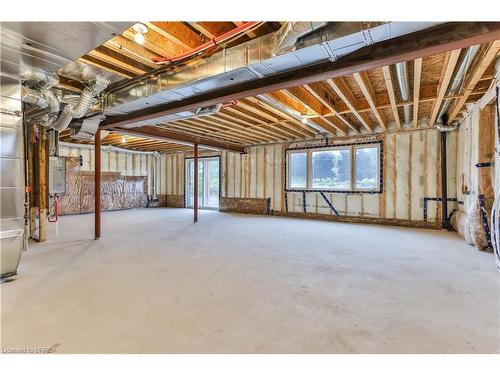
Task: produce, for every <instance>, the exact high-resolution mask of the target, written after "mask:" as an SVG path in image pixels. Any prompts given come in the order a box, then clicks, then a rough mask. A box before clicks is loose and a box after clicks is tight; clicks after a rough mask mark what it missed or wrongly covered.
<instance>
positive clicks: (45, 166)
mask: <svg viewBox="0 0 500 375" xmlns="http://www.w3.org/2000/svg"><path fill="white" fill-rule="evenodd" d="M39 130H40V133H39V137H38V142H37V162H38V168H37V169H38V171H37V172H38V181H37V182H38V184H37V186H36V190H37V191H36V192H37V195H36V198H37V205H38V211H39V221H38V241H39V242H44V241H46V240H47V215H48V208H49V189H48V181H49V174H48V170H49V156H48V155H49V153H48V141H47V132H46V131H45V128H44V127H43V126H40V127H39Z"/></svg>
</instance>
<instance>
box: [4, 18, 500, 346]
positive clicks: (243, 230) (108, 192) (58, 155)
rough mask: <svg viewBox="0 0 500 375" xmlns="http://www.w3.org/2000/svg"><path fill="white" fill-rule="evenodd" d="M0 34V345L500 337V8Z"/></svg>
mask: <svg viewBox="0 0 500 375" xmlns="http://www.w3.org/2000/svg"><path fill="white" fill-rule="evenodd" d="M129 15H132V16H133V14H132V13H129ZM264 15H265V14H263V16H264ZM331 15H332V16H331V17H329V16H328V15H326V16H325V18H334V17H333V16H334V14H333V13H332V14H331ZM129 18H132V17H129ZM157 18H161V17H160V16H158V17H157ZM228 18H230V17H228ZM151 19H153V17H151ZM0 40H1V77H0V79H1V97H0V100H1V102H0V104H1V105H0V119H1V123H0V131H1V188H0V189H1V190H0V191H1V274H2V283H1V347H2V353H4V354H9V353H11V354H13V353H20V352H23V353H70V354H79V353H93V354H110V353H117V354H118V353H121V354H127V353H129V354H139V353H151V354H176V353H177V354H182V353H193V354H204V353H226V354H237V353H241V354H259V353H261V354H267V353H269V354H271V353H283V354H294V353H295V354H299V353H305V354H308V353H309V354H310V353H316V354H342V353H343V354H347V353H357V354H363V353H420V354H433V353H442V354H445V353H490V354H498V353H499V351H500V344H499V343H500V322H499V316H500V303H499V291H500V285H499V270H500V258H499V252H500V215H499V213H500V144H499V136H500V122H499V87H500V23H499V22H423V21H422V22H416V21H406V22H402V21H384V22H373V21H371V22H353V21H350V22H338V21H335V22H326V21H325V22H319V21H318V22H316V21H315V22H302V21H301V22H299V21H283V22H279V21H196V22H188V21H154V20H152V21H145V20H141V21H133V20H132V21H130V22H115V21H113V22H90V21H89V22H83V21H78V22H2V23H1V39H0Z"/></svg>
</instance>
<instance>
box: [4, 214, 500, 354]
mask: <svg viewBox="0 0 500 375" xmlns="http://www.w3.org/2000/svg"><path fill="white" fill-rule="evenodd" d="M191 219H192V211H191V210H185V209H145V210H134V211H123V212H111V213H106V214H104V215H103V236H102V238H101V240H99V241H94V240H92V239H90V238H91V237H92V233H93V232H92V230H93V215H82V216H65V217H62V218H61V222H60V236H59V238H57V239H55V236H54V232H53V230H54V228H53V227H51V235H50V238H51V239H50V240H49V241H47V242H46V243H43V244H33V245H32V246H31V247H30V249H29V251H28V252H27V253H24V254H23V257H22V260H21V265H20V268H19V276H18V278H17V280H16V281H14V282H10V283H4V284H2V285H1V294H2V296H1V300H2V306H1V307H2V311H1V314H2V327H1V329H2V337H1V338H2V343H1V346H2V347H3V348H20V347H47V346H52V345H56V346H57V351H58V352H59V353H498V352H499V350H500V342H499V340H500V337H499V336H500V334H499V327H500V322H499V316H500V312H499V290H500V285H499V278H498V274H497V272H496V271H495V265H494V260H493V256H492V255H491V254H487V253H482V252H478V251H476V250H474V248H472V247H470V246H468V245H467V244H466V243H465V242H464V241H462V240H461V239H459V238H458V237H457V235H456V234H455V233H446V232H440V231H431V230H418V229H407V228H397V227H384V226H375V225H360V224H347V223H333V222H323V221H313V220H300V219H291V218H278V217H262V216H247V215H232V214H223V213H219V212H213V211H203V212H202V213H201V217H200V222H199V223H198V224H197V225H193V224H192V223H191Z"/></svg>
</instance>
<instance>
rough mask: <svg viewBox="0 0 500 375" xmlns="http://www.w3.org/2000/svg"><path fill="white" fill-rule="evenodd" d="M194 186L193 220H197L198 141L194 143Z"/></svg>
mask: <svg viewBox="0 0 500 375" xmlns="http://www.w3.org/2000/svg"><path fill="white" fill-rule="evenodd" d="M193 163H194V176H193V180H194V186H193V194H194V197H193V216H194V218H193V221H194V222H195V223H197V222H198V143H196V142H195V144H194V160H193Z"/></svg>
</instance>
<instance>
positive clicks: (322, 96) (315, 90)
mask: <svg viewBox="0 0 500 375" xmlns="http://www.w3.org/2000/svg"><path fill="white" fill-rule="evenodd" d="M304 88H305V89H306V90H307V91H308V92H309V93H310V94H311V95H312V96H314V97H315V98H316V99H317V100H319V101H320V102H321V103H322V104H323V105H324V106H325V107H326V108H328V110H329V111H330V113H331V114H332V115H333V116H335V117H336V118H337V119H338V120H339V121H334V120H332V123H333V124H332V125H333V126H335V128H336V129H337V130H338V131H339V132H341V133H344V134H347V131H348V128H350V129H351V130H354V131H355V132H356V133H358V129H356V127H355V126H354V125H352V124H351V123H350V122H349V121H347V120H346V119H345V118H344V116H342V115H341V114H340V113H338V111H337V108H336V106H334V104H333V100H330V99H329V96H330V95H329V92H328V91H327V90H326V89H325V88H324V86H323V83H321V82H318V83H317V84H310V85H304Z"/></svg>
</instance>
